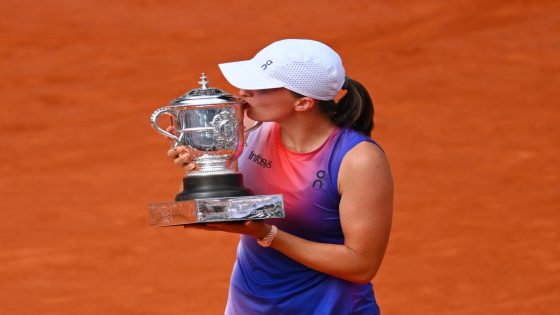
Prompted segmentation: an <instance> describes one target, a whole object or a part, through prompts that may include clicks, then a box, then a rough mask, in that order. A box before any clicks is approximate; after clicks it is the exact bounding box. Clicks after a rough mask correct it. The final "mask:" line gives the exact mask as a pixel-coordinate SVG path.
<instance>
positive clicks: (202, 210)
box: [148, 195, 285, 226]
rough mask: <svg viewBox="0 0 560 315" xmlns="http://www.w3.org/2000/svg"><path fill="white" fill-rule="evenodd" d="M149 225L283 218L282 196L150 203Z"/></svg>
mask: <svg viewBox="0 0 560 315" xmlns="http://www.w3.org/2000/svg"><path fill="white" fill-rule="evenodd" d="M148 216H149V224H150V225H155V226H174V225H185V224H194V223H207V222H232V221H244V220H258V219H271V218H284V217H285V213H284V200H283V198H282V195H257V196H243V197H221V198H208V199H191V200H186V201H179V202H167V203H154V204H150V205H148Z"/></svg>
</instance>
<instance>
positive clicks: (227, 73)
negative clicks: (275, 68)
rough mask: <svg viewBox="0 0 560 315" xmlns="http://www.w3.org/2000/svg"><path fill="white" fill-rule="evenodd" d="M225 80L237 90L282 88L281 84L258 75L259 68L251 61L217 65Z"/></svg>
mask: <svg viewBox="0 0 560 315" xmlns="http://www.w3.org/2000/svg"><path fill="white" fill-rule="evenodd" d="M218 66H219V67H220V70H221V71H222V74H223V75H224V77H225V78H226V80H227V81H228V82H229V83H230V84H231V85H233V86H235V87H236V88H238V89H243V90H264V89H274V88H280V87H283V85H282V84H280V83H279V82H276V81H274V80H272V79H270V78H267V77H265V76H264V75H262V74H261V73H260V71H262V70H260V68H259V67H255V65H254V64H253V61H251V60H245V61H236V62H228V63H221V64H219V65H218Z"/></svg>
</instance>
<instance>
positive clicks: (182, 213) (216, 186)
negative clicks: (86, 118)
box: [148, 73, 284, 226]
mask: <svg viewBox="0 0 560 315" xmlns="http://www.w3.org/2000/svg"><path fill="white" fill-rule="evenodd" d="M198 83H199V84H200V88H197V89H193V90H190V91H189V92H187V93H186V94H184V95H182V96H181V97H179V98H177V99H175V100H173V101H171V103H170V104H169V105H167V106H165V107H162V108H160V109H157V110H156V111H154V113H153V114H152V116H151V119H150V120H151V123H152V126H153V127H154V129H155V130H156V131H157V132H159V133H161V134H162V135H164V136H166V137H168V138H171V139H173V140H174V143H173V146H174V147H176V146H179V145H182V146H185V147H186V148H187V151H188V153H189V154H190V156H191V157H192V162H193V163H194V164H195V165H196V168H195V169H194V170H193V171H191V172H189V173H188V174H187V175H186V176H185V177H184V178H183V191H182V192H181V193H179V194H178V195H177V196H176V197H175V202H164V203H153V204H150V205H149V206H148V210H149V220H150V225H158V226H170V225H183V224H191V223H202V222H223V221H239V220H254V219H266V218H283V217H284V202H283V198H282V195H258V196H254V195H253V193H252V192H251V191H250V190H249V189H247V188H245V187H244V186H243V176H242V175H241V174H240V173H239V171H238V169H237V167H236V164H235V163H233V162H234V161H235V160H236V159H237V158H238V157H239V156H240V155H241V152H242V150H243V147H244V139H245V136H246V134H248V133H249V132H251V131H252V130H254V129H256V128H258V127H259V126H260V123H258V124H257V125H255V126H253V127H251V128H250V129H248V130H247V131H244V126H243V118H244V108H243V102H242V101H241V100H240V99H239V98H237V97H235V96H233V95H231V94H229V93H227V92H225V91H223V90H220V89H217V88H212V87H208V83H209V81H208V80H207V77H206V75H204V73H203V74H202V76H201V78H200V82H198ZM161 115H166V116H169V117H171V123H172V124H173V126H174V127H175V130H174V132H173V133H171V132H168V131H166V130H164V129H163V128H161V127H160V125H159V124H158V118H159V117H160V116H161Z"/></svg>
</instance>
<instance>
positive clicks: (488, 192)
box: [0, 0, 560, 315]
mask: <svg viewBox="0 0 560 315" xmlns="http://www.w3.org/2000/svg"><path fill="white" fill-rule="evenodd" d="M389 3H390V4H389ZM558 12H560V2H558V1H552V0H549V1H547V0H542V1H519V0H510V1H506V0H503V1H488V0H461V1H459V0H458V1H436V0H427V1H390V2H387V1H366V0H360V1H352V0H351V1H319V0H311V1H294V0H284V1H282V2H259V1H248V0H229V1H225V0H221V1H211V0H208V1H178V0H158V1H156V0H138V1H132V0H126V1H108V0H105V1H102V0H100V1H93V0H80V1H71V0H53V1H31V0H2V1H1V2H0V16H1V18H0V71H1V72H0V73H1V74H2V75H1V76H0V99H1V100H2V105H1V108H0V109H1V115H0V135H1V138H0V139H1V142H0V144H1V150H2V154H1V155H0V159H1V161H0V170H1V173H0V175H1V176H0V178H1V180H0V197H1V198H0V205H1V211H2V212H1V213H2V216H1V220H0V314H6V315H12V314H17V315H19V314H49V315H50V314H52V315H66V314H80V315H89V314H105V315H112V314H146V315H147V314H158V315H159V314H169V315H176V314H220V313H222V312H223V308H224V305H225V302H226V298H227V288H228V279H229V275H230V271H231V268H232V264H233V262H234V259H235V250H236V243H237V239H238V236H236V235H229V234H224V233H210V232H203V231H186V230H184V229H182V228H154V227H148V225H147V204H148V203H150V202H157V201H170V200H172V199H173V197H174V195H175V193H176V192H177V190H178V187H179V183H180V180H181V177H182V172H181V170H180V169H178V168H177V167H176V166H174V165H173V164H172V163H171V161H170V160H169V159H168V158H167V157H166V155H165V152H166V150H167V148H168V145H169V143H168V141H167V140H166V139H164V138H163V137H162V136H161V135H159V134H157V133H155V132H154V130H152V128H151V127H150V124H149V116H150V114H151V113H152V111H154V110H155V109H156V108H159V107H162V106H163V105H166V104H167V103H168V102H169V101H171V100H172V99H173V98H175V97H177V96H179V95H181V94H182V93H184V92H186V91H187V90H190V89H191V88H195V87H197V84H196V82H197V81H198V77H199V76H200V73H201V72H206V73H207V74H208V76H209V78H210V80H211V81H212V83H211V85H213V86H216V87H220V88H223V89H226V90H228V91H230V92H232V93H236V90H235V89H233V88H232V87H231V86H229V85H228V84H227V83H226V82H225V81H224V79H223V77H222V76H221V75H220V73H219V70H218V67H217V64H218V63H219V62H225V61H233V60H240V59H245V58H249V57H251V56H252V55H253V54H254V53H256V52H257V51H258V50H259V49H260V48H262V47H264V46H265V45H267V44H268V43H270V42H272V41H274V40H277V39H282V38H289V37H296V38H314V39H318V40H321V41H324V42H326V43H328V44H330V45H331V46H332V47H333V48H335V49H336V50H337V51H338V52H339V53H340V55H341V56H342V57H343V60H344V61H345V65H346V68H347V72H348V74H349V76H350V77H352V78H354V79H357V80H359V81H361V82H362V83H364V84H365V85H366V86H367V87H368V89H369V90H370V92H371V94H372V97H373V99H374V101H375V103H376V123H377V126H376V129H375V130H374V133H373V136H374V138H375V139H376V140H378V141H379V142H380V143H381V144H382V145H383V147H384V148H385V150H386V152H387V154H388V157H389V159H390V161H391V165H392V169H393V173H394V177H395V188H396V196H395V214H394V226H393V231H392V235H391V240H390V244H389V248H388V251H387V255H386V256H385V260H384V263H383V265H382V267H381V270H380V271H379V274H378V275H377V276H376V278H375V279H374V283H375V288H376V294H377V298H378V300H379V304H380V307H381V309H382V312H383V313H384V314H396V315H398V314H416V315H423V314H438V315H441V314H453V315H467V314H491V315H506V314H508V315H509V314H528V315H535V314H547V315H553V314H558V312H559V311H558V307H559V305H560V247H559V246H560V245H559V244H560V224H559V218H560V214H559V212H558V211H560V198H559V195H560V194H559V192H560V185H559V184H560V179H559V177H560V166H559V164H560V163H559V162H560V159H559V158H560V149H559V145H560V118H559V106H560V95H559V92H558V91H559V89H560V88H559V86H560V59H559V56H560V35H559V34H560V17H559V15H558Z"/></svg>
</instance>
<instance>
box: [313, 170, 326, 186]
mask: <svg viewBox="0 0 560 315" xmlns="http://www.w3.org/2000/svg"><path fill="white" fill-rule="evenodd" d="M325 174H326V172H325V171H323V170H319V171H317V173H316V174H315V176H316V178H317V179H315V180H314V181H313V184H312V185H311V186H312V187H313V188H318V189H323V179H324V178H325Z"/></svg>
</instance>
